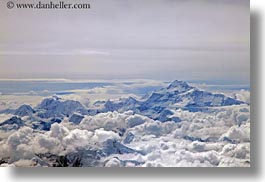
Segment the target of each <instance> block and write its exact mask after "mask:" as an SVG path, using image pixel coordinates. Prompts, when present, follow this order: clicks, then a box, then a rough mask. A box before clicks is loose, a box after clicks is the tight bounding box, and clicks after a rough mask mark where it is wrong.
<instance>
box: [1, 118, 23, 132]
mask: <svg viewBox="0 0 265 182" xmlns="http://www.w3.org/2000/svg"><path fill="white" fill-rule="evenodd" d="M23 126H25V122H24V121H23V120H22V119H20V118H18V117H17V116H13V117H11V118H10V119H8V120H6V121H4V122H2V123H0V130H4V131H9V130H18V129H19V128H21V127H23Z"/></svg>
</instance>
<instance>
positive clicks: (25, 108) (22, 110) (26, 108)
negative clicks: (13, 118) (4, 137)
mask: <svg viewBox="0 0 265 182" xmlns="http://www.w3.org/2000/svg"><path fill="white" fill-rule="evenodd" d="M33 113H35V110H34V109H33V108H32V107H31V106H30V105H22V106H20V107H19V108H18V109H17V110H15V112H14V115H17V116H20V117H23V116H30V115H32V114H33Z"/></svg>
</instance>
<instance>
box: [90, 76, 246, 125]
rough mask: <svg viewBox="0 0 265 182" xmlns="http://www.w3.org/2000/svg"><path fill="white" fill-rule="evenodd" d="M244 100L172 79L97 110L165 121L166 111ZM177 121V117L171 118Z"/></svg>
mask: <svg viewBox="0 0 265 182" xmlns="http://www.w3.org/2000/svg"><path fill="white" fill-rule="evenodd" d="M243 103H244V102H242V101H239V100H236V99H233V98H231V97H227V96H225V95H223V94H214V93H210V92H207V91H203V90H199V89H198V88H195V87H193V86H190V85H189V84H188V83H186V82H183V81H179V80H175V81H174V82H172V83H171V84H169V85H168V86H167V87H165V88H161V89H159V90H157V91H153V92H151V93H148V94H147V95H145V96H144V97H142V99H141V100H136V99H134V98H132V97H129V98H127V99H120V100H118V101H107V102H105V103H101V104H103V107H101V109H98V110H97V112H95V111H94V113H98V112H107V111H120V112H122V111H127V110H133V111H134V112H135V113H138V114H142V115H145V116H148V117H151V118H152V119H158V120H160V121H166V120H168V119H169V118H168V117H167V116H168V115H171V114H172V112H171V111H170V110H172V109H173V110H176V109H179V108H181V109H185V110H189V111H201V110H203V109H206V108H211V107H219V106H229V105H239V104H243ZM174 120H176V121H177V122H178V121H179V120H178V118H174Z"/></svg>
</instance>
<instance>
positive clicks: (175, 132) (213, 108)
mask: <svg viewBox="0 0 265 182" xmlns="http://www.w3.org/2000/svg"><path fill="white" fill-rule="evenodd" d="M145 98H146V99H145V100H136V99H134V98H128V99H120V100H119V102H120V103H115V104H114V105H112V104H113V101H109V104H110V105H111V107H112V110H113V111H108V110H107V111H104V112H103V110H101V111H102V112H95V113H94V114H93V115H90V114H89V112H88V110H89V109H90V108H86V107H85V106H84V105H82V104H81V103H80V102H79V101H73V100H65V99H62V98H59V97H57V96H53V97H51V98H45V99H44V100H43V101H42V102H41V103H40V104H39V105H38V106H37V107H36V108H32V107H31V106H27V105H24V106H21V107H19V108H18V109H17V110H16V111H17V112H16V113H17V116H13V115H12V114H10V113H8V114H6V113H4V114H1V116H3V117H5V120H4V121H2V122H1V123H0V124H1V127H5V128H2V129H1V128H0V129H1V136H5V137H2V138H1V141H0V159H1V160H2V162H1V164H0V165H1V166H10V165H11V166H12V165H14V166H54V165H55V166H58V165H67V166H74V165H78V166H97V167H98V166H106V167H135V166H142V167H199V166H200V167H224V166H226V167H239V166H240V167H249V166H250V108H249V104H248V103H245V102H241V101H240V102H239V101H238V100H233V99H232V98H230V97H227V96H225V95H222V94H211V93H209V92H204V91H199V92H198V89H196V88H195V87H191V86H189V85H188V84H187V83H185V82H182V81H174V82H173V83H172V84H170V85H169V86H168V87H166V88H162V89H160V90H158V91H155V92H153V93H152V94H150V95H149V96H148V97H146V96H145ZM180 98H181V99H180ZM192 102H194V104H195V105H197V106H200V107H201V106H203V107H205V106H207V109H202V110H196V111H195V110H191V109H186V106H187V103H189V104H191V103H192ZM100 103H103V104H104V103H105V102H100ZM121 103H125V105H124V108H123V107H122V106H123V105H122V104H121ZM175 103H180V104H179V105H183V106H185V107H178V108H176V107H173V106H175ZM194 104H193V106H194ZM201 104H202V105H201ZM144 105H147V106H148V107H146V109H143V108H144ZM149 106H150V107H149ZM158 106H160V107H161V108H162V110H161V108H160V107H158ZM129 108H132V110H130V109H129ZM141 109H143V110H142V111H141ZM18 111H19V112H18ZM35 112H36V113H35ZM40 113H46V114H45V117H39V114H40ZM6 116H8V117H6ZM19 116H23V117H22V119H21V118H20V117H19ZM9 117H10V118H11V119H10V118H9ZM57 120H58V122H57ZM34 124H35V125H37V126H38V127H33V125H34ZM45 124H49V127H48V129H45V130H44V129H43V128H42V127H41V126H43V125H45ZM14 125H18V126H17V127H14ZM2 133H3V134H2ZM60 160H63V161H65V162H63V164H59V162H58V161H60Z"/></svg>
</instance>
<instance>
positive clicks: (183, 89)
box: [166, 80, 194, 93]
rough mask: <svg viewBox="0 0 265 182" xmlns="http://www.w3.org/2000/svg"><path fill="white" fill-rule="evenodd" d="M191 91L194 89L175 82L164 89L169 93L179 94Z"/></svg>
mask: <svg viewBox="0 0 265 182" xmlns="http://www.w3.org/2000/svg"><path fill="white" fill-rule="evenodd" d="M191 89H194V87H192V86H190V85H189V84H187V83H186V82H184V81H180V80H175V81H173V82H172V83H171V84H169V86H168V87H166V90H169V91H178V92H179V93H182V92H187V91H189V90H191Z"/></svg>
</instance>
